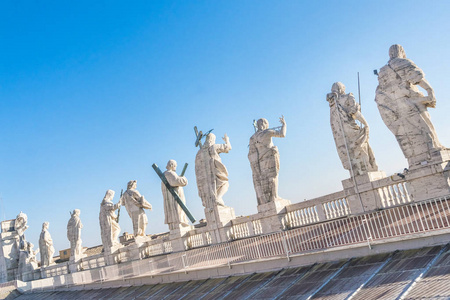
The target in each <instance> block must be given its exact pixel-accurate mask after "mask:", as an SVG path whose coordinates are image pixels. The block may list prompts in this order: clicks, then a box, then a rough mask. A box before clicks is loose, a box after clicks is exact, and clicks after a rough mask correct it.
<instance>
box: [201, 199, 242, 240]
mask: <svg viewBox="0 0 450 300" xmlns="http://www.w3.org/2000/svg"><path fill="white" fill-rule="evenodd" d="M205 217H206V224H207V225H206V226H207V228H208V230H209V232H210V233H211V238H212V242H213V243H222V242H226V241H227V240H228V238H227V233H226V232H227V230H228V228H229V227H231V220H233V219H234V218H236V215H235V213H234V208H232V207H229V206H221V205H216V206H215V207H214V208H205Z"/></svg>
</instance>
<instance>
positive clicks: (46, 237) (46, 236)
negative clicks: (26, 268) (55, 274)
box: [39, 222, 55, 267]
mask: <svg viewBox="0 0 450 300" xmlns="http://www.w3.org/2000/svg"><path fill="white" fill-rule="evenodd" d="M49 226H50V225H49V222H44V224H42V231H41V235H40V237H39V250H40V252H41V267H48V266H50V265H52V264H53V254H55V248H54V247H53V240H52V237H51V235H50V233H49V232H48V227H49Z"/></svg>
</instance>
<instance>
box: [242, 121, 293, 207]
mask: <svg viewBox="0 0 450 300" xmlns="http://www.w3.org/2000/svg"><path fill="white" fill-rule="evenodd" d="M280 123H281V125H282V126H281V128H276V129H270V128H269V122H268V121H267V120H266V119H259V120H258V122H257V127H258V128H257V131H256V132H255V134H253V136H252V137H251V138H250V145H249V148H250V149H249V153H248V159H249V161H250V166H251V168H252V174H253V184H254V187H255V191H256V198H257V199H258V205H262V204H265V203H268V202H272V201H275V200H277V199H279V197H278V172H279V170H280V154H279V153H278V148H277V147H276V146H274V145H273V143H272V137H280V138H284V137H285V136H286V122H285V120H284V117H283V116H282V117H281V118H280Z"/></svg>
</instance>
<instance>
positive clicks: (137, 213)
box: [122, 189, 152, 237]
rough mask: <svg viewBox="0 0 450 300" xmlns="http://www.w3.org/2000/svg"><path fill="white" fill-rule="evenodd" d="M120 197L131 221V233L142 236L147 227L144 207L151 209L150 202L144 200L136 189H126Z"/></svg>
mask: <svg viewBox="0 0 450 300" xmlns="http://www.w3.org/2000/svg"><path fill="white" fill-rule="evenodd" d="M122 199H123V201H124V204H125V208H126V209H127V212H128V215H129V216H130V218H131V221H132V222H133V233H134V236H135V237H136V236H144V235H145V229H146V228H147V224H148V219H147V215H146V214H145V211H144V208H145V209H151V208H152V206H151V204H150V203H148V202H147V200H145V198H144V196H141V194H140V193H139V192H138V190H136V189H128V190H126V191H125V193H124V194H123V195H122Z"/></svg>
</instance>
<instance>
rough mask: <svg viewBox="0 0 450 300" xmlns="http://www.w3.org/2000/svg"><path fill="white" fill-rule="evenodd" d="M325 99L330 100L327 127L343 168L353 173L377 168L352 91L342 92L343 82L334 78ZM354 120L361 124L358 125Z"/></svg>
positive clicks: (367, 129)
mask: <svg viewBox="0 0 450 300" xmlns="http://www.w3.org/2000/svg"><path fill="white" fill-rule="evenodd" d="M327 101H328V102H329V104H330V123H331V129H332V131H333V136H334V141H335V143H336V149H337V151H338V154H339V158H340V159H341V162H342V165H343V166H344V169H346V170H349V171H350V174H351V175H353V176H355V175H363V174H366V173H367V172H375V171H378V166H377V164H376V162H375V157H374V155H373V152H372V148H371V147H370V145H369V125H368V124H367V122H366V119H365V118H364V116H363V115H362V114H361V108H360V106H359V104H358V103H357V102H356V101H355V97H353V94H352V93H349V94H346V93H345V86H344V84H342V83H341V82H336V83H334V84H333V86H332V88H331V93H329V94H327ZM356 120H358V121H360V122H361V124H362V125H364V126H363V127H360V126H359V125H358V124H357V123H356ZM349 160H350V161H349ZM350 162H351V163H350Z"/></svg>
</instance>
